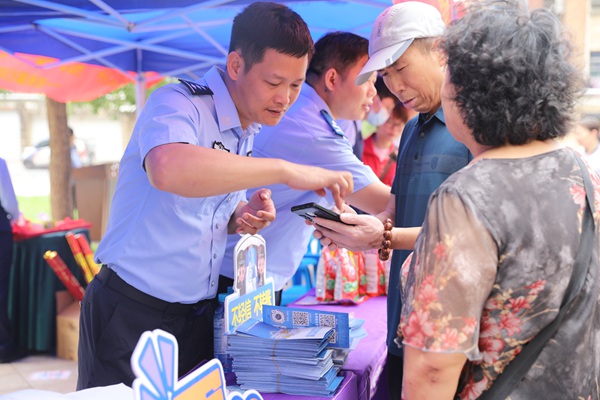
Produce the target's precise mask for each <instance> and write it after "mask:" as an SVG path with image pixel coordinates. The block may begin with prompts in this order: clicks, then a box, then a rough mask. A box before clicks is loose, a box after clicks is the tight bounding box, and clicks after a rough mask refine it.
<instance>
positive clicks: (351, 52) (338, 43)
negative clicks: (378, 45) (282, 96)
mask: <svg viewBox="0 0 600 400" xmlns="http://www.w3.org/2000/svg"><path fill="white" fill-rule="evenodd" d="M368 55H369V41H368V40H367V39H365V38H363V37H361V36H358V35H355V34H354V33H350V32H331V33H328V34H326V35H325V36H323V37H322V38H321V39H319V40H318V41H317V43H315V54H314V56H313V58H312V60H311V61H310V64H309V65H308V71H307V76H306V80H307V82H308V83H311V81H314V79H315V78H318V77H321V76H322V75H323V74H324V73H325V72H326V71H327V70H328V69H330V68H334V69H335V70H336V71H337V72H338V73H339V74H340V75H342V76H343V77H345V75H346V72H347V70H348V69H349V68H350V67H352V65H354V63H356V62H357V61H358V60H359V59H360V58H361V57H364V56H368ZM353 79H354V77H353Z"/></svg>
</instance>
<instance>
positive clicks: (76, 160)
mask: <svg viewBox="0 0 600 400" xmlns="http://www.w3.org/2000/svg"><path fill="white" fill-rule="evenodd" d="M67 129H68V130H69V143H70V145H71V167H72V168H81V167H83V162H82V161H81V157H80V156H79V152H78V151H77V146H76V145H75V133H73V128H71V127H70V126H68V127H67Z"/></svg>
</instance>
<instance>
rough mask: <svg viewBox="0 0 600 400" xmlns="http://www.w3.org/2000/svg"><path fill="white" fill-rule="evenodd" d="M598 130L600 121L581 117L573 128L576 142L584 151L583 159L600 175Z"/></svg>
mask: <svg viewBox="0 0 600 400" xmlns="http://www.w3.org/2000/svg"><path fill="white" fill-rule="evenodd" d="M599 129H600V121H598V118H596V117H592V116H587V117H583V118H582V119H580V120H579V122H578V123H577V125H576V126H575V137H576V139H577V142H578V143H579V144H580V145H581V146H583V147H584V149H585V159H586V160H587V162H588V163H589V164H590V166H591V167H592V169H593V170H594V171H595V172H596V173H597V174H599V175H600V138H599V137H598V134H599Z"/></svg>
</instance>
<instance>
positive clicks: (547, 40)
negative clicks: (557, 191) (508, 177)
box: [440, 0, 583, 146]
mask: <svg viewBox="0 0 600 400" xmlns="http://www.w3.org/2000/svg"><path fill="white" fill-rule="evenodd" d="M519 3H520V2H519V0H487V1H486V0H484V1H482V2H473V4H472V5H471V6H470V7H469V10H468V12H467V14H466V15H465V16H464V17H463V18H462V19H460V20H458V21H456V22H455V23H454V24H453V25H452V26H450V27H449V28H448V29H447V31H446V34H445V36H444V38H443V39H442V42H441V43H440V47H441V49H442V50H443V51H444V52H445V56H446V58H447V63H448V69H449V72H450V80H451V82H452V84H454V86H455V89H456V96H455V100H456V103H457V105H458V107H459V109H460V110H461V114H462V117H463V119H464V121H465V124H466V125H467V126H468V127H469V128H470V129H471V130H472V131H473V135H474V138H475V140H476V141H477V142H478V143H480V144H482V145H487V146H501V145H503V144H508V143H510V144H514V145H519V144H525V143H528V142H529V141H531V140H535V139H537V140H546V139H549V138H554V137H559V136H564V135H565V134H566V133H567V132H568V130H569V128H570V125H571V123H572V118H573V115H574V107H575V103H576V100H577V98H578V96H579V94H580V93H581V91H582V89H583V79H582V76H581V74H580V72H579V71H578V70H577V68H576V67H575V66H574V64H573V63H572V62H571V61H570V57H571V51H572V48H571V45H570V43H569V42H568V40H567V39H565V37H564V33H563V31H562V29H561V24H560V21H559V20H558V19H557V17H556V16H555V15H554V14H552V12H550V11H548V10H545V9H537V10H534V11H532V12H531V13H530V12H529V11H528V10H526V9H521V8H520V7H519Z"/></svg>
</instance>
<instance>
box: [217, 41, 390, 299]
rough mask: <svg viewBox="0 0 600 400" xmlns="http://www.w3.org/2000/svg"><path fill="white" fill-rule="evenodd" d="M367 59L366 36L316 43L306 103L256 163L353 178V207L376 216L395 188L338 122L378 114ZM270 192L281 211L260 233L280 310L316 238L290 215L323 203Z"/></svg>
mask: <svg viewBox="0 0 600 400" xmlns="http://www.w3.org/2000/svg"><path fill="white" fill-rule="evenodd" d="M367 58H368V41H367V39H365V38H363V37H360V36H357V35H355V34H352V33H349V32H332V33H328V34H326V35H325V36H323V37H322V38H320V39H319V40H318V41H317V43H316V44H315V55H314V57H313V59H312V60H311V62H310V65H309V67H308V71H307V73H306V85H304V87H303V88H302V92H301V93H300V96H299V98H298V101H297V102H296V104H294V107H293V108H292V109H291V110H290V112H288V113H287V114H286V115H285V116H284V117H283V119H282V121H281V123H280V124H278V125H277V126H274V127H267V128H265V129H264V130H263V131H262V132H261V134H260V135H259V136H258V137H257V138H256V140H255V142H254V152H253V156H254V157H272V158H281V159H284V160H288V161H291V162H295V163H299V164H305V165H314V166H319V167H322V168H327V169H331V170H338V171H348V172H352V177H353V179H354V188H355V191H354V192H353V193H351V194H349V195H348V196H347V197H346V199H345V200H346V201H347V202H348V203H349V204H351V205H353V206H356V207H359V208H361V209H364V210H365V211H369V212H374V213H376V212H380V211H382V210H383V209H384V207H385V206H386V204H387V202H388V200H389V198H390V189H389V187H386V186H385V185H384V184H382V183H381V182H380V181H379V179H377V176H375V174H374V173H373V171H371V169H370V168H369V167H367V166H365V165H364V164H363V163H362V162H361V161H360V160H359V159H358V158H356V156H355V155H354V154H353V151H352V145H351V143H350V141H349V140H348V139H347V138H346V136H345V134H344V132H343V131H342V130H341V129H340V127H339V126H338V125H337V123H336V121H337V120H338V119H340V118H342V119H346V120H356V119H362V118H364V116H365V114H366V113H367V112H368V111H369V109H370V106H371V103H372V101H373V97H374V96H375V87H374V81H375V77H373V78H372V79H368V80H366V81H365V82H363V83H362V84H361V85H356V84H355V83H354V79H355V78H356V76H357V75H358V73H359V71H360V70H361V68H362V67H363V66H364V65H365V63H366V61H367ZM268 189H269V190H271V193H272V197H273V201H274V202H275V204H276V206H277V220H276V221H275V222H273V223H272V224H271V225H270V226H268V227H267V228H265V229H263V230H262V231H261V233H260V234H261V235H262V236H263V237H264V239H265V241H266V251H267V260H268V265H267V276H268V277H272V278H273V280H274V284H275V290H276V303H277V304H279V303H280V298H281V290H282V289H283V287H284V286H285V284H286V283H287V282H288V281H289V280H290V279H291V278H292V277H293V276H294V273H295V272H296V270H297V269H298V267H299V265H300V262H301V261H302V257H303V256H304V254H305V253H306V249H307V247H308V242H309V240H310V235H311V233H312V231H313V229H312V227H310V226H308V225H306V224H305V222H304V220H303V219H302V218H300V217H298V216H297V215H296V214H294V213H292V212H291V210H290V209H291V208H292V207H293V206H296V205H300V204H304V203H309V202H321V203H322V201H321V199H320V198H319V197H318V196H316V195H315V194H314V193H313V192H311V191H308V190H295V189H293V188H289V187H286V186H284V185H273V186H269V187H268ZM250 192H251V191H250ZM329 201H330V202H331V200H329ZM326 206H327V205H326ZM328 207H329V208H330V207H331V205H329V206H328ZM239 239H240V237H239V235H229V237H228V240H227V251H226V252H225V258H224V259H223V265H222V266H221V274H222V277H221V283H220V285H219V286H220V287H219V292H226V287H227V286H229V285H231V283H230V281H231V278H233V270H232V269H233V249H234V247H235V244H236V243H237V242H238V240H239Z"/></svg>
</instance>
